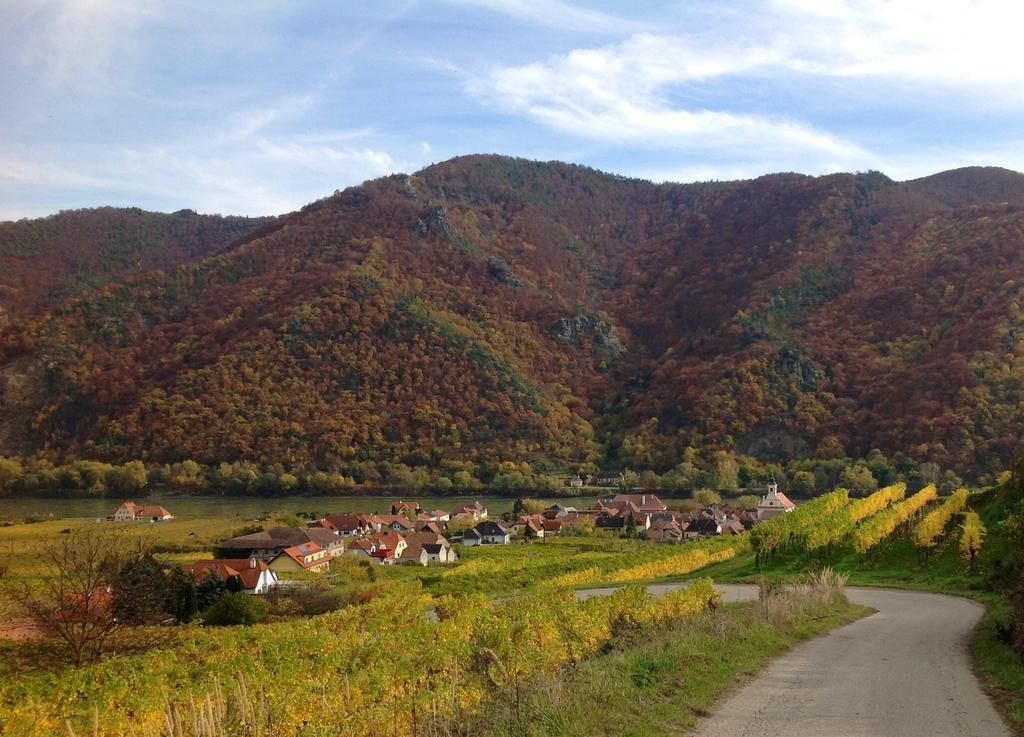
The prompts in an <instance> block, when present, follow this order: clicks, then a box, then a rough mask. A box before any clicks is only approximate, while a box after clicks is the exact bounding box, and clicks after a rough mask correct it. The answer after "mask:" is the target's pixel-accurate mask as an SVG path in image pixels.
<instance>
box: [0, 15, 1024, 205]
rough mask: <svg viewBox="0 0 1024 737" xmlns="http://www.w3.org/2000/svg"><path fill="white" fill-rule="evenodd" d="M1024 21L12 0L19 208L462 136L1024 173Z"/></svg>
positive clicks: (662, 177)
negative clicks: (1023, 41)
mask: <svg viewBox="0 0 1024 737" xmlns="http://www.w3.org/2000/svg"><path fill="white" fill-rule="evenodd" d="M1022 27H1024V6H1022V5H1021V4H1019V3H1016V2H991V1H989V0H975V1H974V2H943V1H942V0H929V1H927V2H924V1H921V0H765V1H764V2H755V1H754V0H749V1H747V2H728V1H726V2H720V3H710V2H644V1H643V0H636V1H634V2H628V3H627V2H617V3H616V2H600V1H595V2H583V1H582V0H581V1H580V2H573V1H572V0H430V1H428V0H421V1H419V2H417V1H415V0H403V1H398V0H395V1H393V2H392V1H391V0H366V1H361V2H356V1H351V2H347V1H345V0H336V1H334V2H326V1H325V2H301V1H300V0H294V1H292V0H280V1H279V2H259V1H257V0H247V1H245V2H241V1H239V2H231V1H230V0H218V2H209V1H208V0H204V1H199V0H196V1H194V2H193V1H191V0H176V1H175V2H169V1H168V2H162V3H158V2H148V1H147V0H131V1H130V2H124V1H116V0H4V2H3V3H2V4H0V32H2V38H3V39H4V43H3V44H0V99H2V100H3V101H4V105H3V106H0V218H3V219H13V218H19V217H34V216H39V215H45V214H48V213H52V212H56V211H58V210H61V209H68V208H75V207H89V206H95V205H103V204H112V205H119V206H124V205H135V206H140V207H144V208H147V209H155V210H164V211H172V210H177V209H181V208H192V209H195V210H198V211H200V212H220V213H224V214H229V213H232V214H247V215H257V214H272V213H280V212H285V211H289V210H292V209H295V208H298V207H301V206H302V205H303V204H305V203H306V202H309V201H311V200H314V199H317V198H319V197H323V196H325V195H328V194H330V193H331V192H333V191H334V190H335V189H340V188H343V187H346V186H348V185H352V184H358V183H359V182H361V181H364V180H365V179H368V178H373V177H377V176H381V175H384V174H388V173H392V172H412V171H415V170H417V169H419V168H422V167H423V166H425V165H427V164H430V163H432V162H436V161H441V160H444V159H447V158H450V157H452V156H456V155H459V154H466V153H502V154H509V155H515V156H524V157H528V158H532V159H542V160H548V159H559V160H563V161H571V162H576V163H582V164H587V165H590V166H594V167H597V168H599V169H603V170H606V171H611V172H616V173H621V174H627V175H631V176H639V177H645V178H649V179H653V180H656V181H666V180H668V181H694V180H706V179H734V178H747V177H753V176H757V175H760V174H764V173H768V172H774V171H800V172H805V173H809V174H820V173H825V172H831V171H850V170H865V169H880V170H882V171H884V172H886V173H888V174H889V175H891V176H893V177H895V178H898V179H905V178H911V177H916V176H922V175H925V174H929V173H933V172H936V171H941V170H943V169H949V168H953V167H957V166H964V165H968V164H986V165H1000V166H1006V167H1009V168H1013V169H1018V170H1021V169H1024V125H1022V124H1024V47H1022V45H1021V42H1020V41H1019V38H1018V37H1019V33H1020V29H1021V28H1022Z"/></svg>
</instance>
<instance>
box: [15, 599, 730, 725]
mask: <svg viewBox="0 0 1024 737" xmlns="http://www.w3.org/2000/svg"><path fill="white" fill-rule="evenodd" d="M716 597H717V594H716V593H715V592H714V589H713V587H712V584H711V581H710V580H709V579H700V580H698V581H695V582H693V583H692V584H691V585H690V586H689V587H687V588H684V589H680V590H678V591H675V592H673V593H671V594H668V595H664V596H660V597H656V598H655V597H650V596H648V595H647V594H646V592H644V590H643V589H642V588H641V587H638V586H627V587H624V588H622V589H621V590H619V591H618V592H616V593H615V594H614V595H612V596H607V597H596V598H591V599H588V600H586V601H583V602H580V601H577V600H576V598H575V597H574V596H573V595H572V593H571V592H570V591H568V590H561V591H552V590H545V591H543V592H539V593H535V594H531V595H528V596H526V597H523V598H519V599H515V600H510V601H507V602H504V603H494V602H492V601H490V600H488V599H487V598H486V597H485V596H483V595H475V596H467V597H458V598H452V597H443V598H441V599H440V600H434V599H432V598H431V597H429V596H427V595H424V594H423V593H422V591H421V590H419V589H418V588H416V587H414V586H410V585H408V584H393V585H392V586H391V587H389V588H388V589H387V590H386V592H382V593H381V595H379V596H378V597H377V598H375V599H374V600H373V601H371V602H369V603H366V604H363V605H359V606H354V607H349V608H347V609H344V610H342V611H339V612H335V613H332V614H327V615H324V616H321V617H317V618H313V619H305V620H298V621H294V622H288V623H284V624H275V625H258V626H252V627H237V628H231V629H229V630H221V631H217V630H213V631H210V630H203V629H197V628H189V629H188V630H187V632H186V633H185V634H184V636H183V638H182V640H181V642H179V643H178V644H177V645H176V646H175V647H174V648H173V649H161V650H155V651H151V652H149V653H146V654H143V655H138V656H133V657H127V658H115V659H111V660H107V661H104V662H101V663H99V664H97V665H95V666H90V667H87V668H82V669H77V670H71V671H67V672H65V673H62V674H61V675H60V676H59V677H57V676H55V675H42V676H34V677H25V676H23V677H19V678H5V679H4V680H3V684H2V685H0V706H2V708H3V711H4V713H5V715H6V719H7V721H6V724H5V727H4V730H5V731H4V734H12V735H39V734H58V733H59V734H70V733H71V732H70V730H69V725H70V727H71V728H73V729H75V730H77V731H78V733H79V734H82V733H86V732H87V730H88V729H91V723H92V721H93V719H94V718H98V719H99V720H100V721H101V723H102V728H103V732H102V734H104V735H109V736H110V737H115V736H116V737H120V736H122V735H124V736H127V735H133V736H134V737H155V735H159V734H163V730H164V728H165V720H167V719H168V718H170V719H171V721H172V722H177V723H181V724H183V725H185V727H186V729H185V731H184V734H185V735H188V737H192V735H194V734H195V733H194V732H193V731H190V730H189V728H188V725H189V724H190V718H189V715H190V714H192V713H193V712H194V710H195V708H196V704H199V705H200V707H201V706H202V705H203V703H205V701H204V700H205V699H206V698H207V696H208V695H209V694H212V693H219V692H220V691H221V690H222V689H226V688H229V687H230V685H231V679H234V680H235V681H236V682H238V681H241V682H243V683H248V684H261V688H262V691H261V696H260V702H261V703H262V704H263V705H264V707H263V708H265V709H266V710H267V715H266V716H267V718H268V719H272V721H273V724H274V728H275V733H276V734H299V733H302V734H324V735H326V734H345V735H352V736H353V737H362V736H365V737H370V736H371V735H379V734H382V733H386V734H410V733H415V732H416V731H417V730H418V729H419V726H418V725H422V724H424V723H425V722H435V723H443V722H446V721H447V722H455V721H457V720H458V719H459V718H461V717H462V715H465V714H466V713H467V712H468V713H472V712H473V711H474V710H476V709H478V708H479V707H480V705H481V704H482V703H483V702H484V700H486V699H502V698H511V697H512V694H514V693H515V692H516V690H517V689H519V688H520V687H521V686H522V685H523V684H524V683H525V682H526V681H527V680H529V679H531V678H534V677H536V676H539V675H543V674H547V673H551V672H553V671H555V670H556V669H558V668H560V667H561V666H563V665H565V664H566V663H569V662H574V661H577V660H579V659H581V658H585V657H588V656H590V655H592V654H594V653H595V652H596V651H597V650H598V649H599V648H601V647H602V646H604V645H605V644H606V643H608V642H609V640H611V639H612V638H613V637H615V636H617V635H620V634H623V633H624V632H627V631H630V630H633V629H636V628H639V627H649V626H656V625H659V624H661V623H664V622H667V621H676V620H679V619H682V618H685V617H687V616H689V615H691V614H692V613H694V612H697V611H700V610H702V609H705V608H707V607H708V606H709V605H710V604H711V603H712V602H713V601H714V600H715V598H716ZM431 606H435V607H436V612H437V617H436V620H437V621H431V619H430V618H429V617H428V616H427V612H428V609H430V607H431ZM396 636H397V639H396ZM399 640H400V641H401V643H405V645H408V644H409V643H415V646H414V647H407V646H401V645H400V643H399ZM328 665H329V667H328ZM94 715H95V717H94ZM314 724H315V725H317V726H316V729H315V731H310V729H307V726H306V725H314Z"/></svg>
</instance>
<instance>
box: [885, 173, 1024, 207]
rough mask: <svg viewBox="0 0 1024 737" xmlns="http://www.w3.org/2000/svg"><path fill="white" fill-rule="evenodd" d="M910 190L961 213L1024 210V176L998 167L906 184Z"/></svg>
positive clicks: (935, 176)
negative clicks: (982, 208)
mask: <svg viewBox="0 0 1024 737" xmlns="http://www.w3.org/2000/svg"><path fill="white" fill-rule="evenodd" d="M904 184H905V185H906V187H907V188H908V189H911V190H913V191H915V192H919V193H921V194H922V195H924V196H925V197H928V198H929V199H932V200H934V201H936V202H940V203H942V204H944V205H946V206H947V207H951V208H955V209H959V208H963V207H972V206H991V205H998V204H1004V203H1005V204H1009V205H1012V206H1014V207H1021V206H1024V174H1021V173H1020V172H1016V171H1012V170H1010V169H1002V168H1000V167H998V166H968V167H965V168H963V169H953V170H952V171H944V172H940V173H939V174H933V175H931V176H930V177H922V178H921V179H912V180H910V181H909V182H905V183H904Z"/></svg>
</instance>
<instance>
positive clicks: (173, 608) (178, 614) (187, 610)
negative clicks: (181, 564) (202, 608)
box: [164, 567, 199, 622]
mask: <svg viewBox="0 0 1024 737" xmlns="http://www.w3.org/2000/svg"><path fill="white" fill-rule="evenodd" d="M164 609H165V610H166V611H167V613H168V614H170V615H171V616H173V617H174V618H175V619H177V620H178V621H179V622H191V621H192V618H193V617H194V616H195V615H196V612H197V611H199V607H198V603H197V600H196V579H195V577H194V576H192V574H191V573H187V572H186V571H184V570H182V569H181V568H177V567H174V568H172V569H171V570H170V571H169V572H168V574H167V591H166V598H165V601H164Z"/></svg>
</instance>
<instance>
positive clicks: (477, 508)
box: [451, 502, 487, 520]
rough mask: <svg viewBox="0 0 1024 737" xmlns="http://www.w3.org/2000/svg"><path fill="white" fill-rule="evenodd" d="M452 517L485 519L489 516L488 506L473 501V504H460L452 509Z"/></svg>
mask: <svg viewBox="0 0 1024 737" xmlns="http://www.w3.org/2000/svg"><path fill="white" fill-rule="evenodd" d="M451 516H452V519H455V518H458V519H466V518H467V517H471V518H472V519H474V520H480V519H485V518H486V517H487V507H485V506H484V505H483V504H481V503H480V502H473V503H472V504H460V505H459V506H457V507H455V509H453V510H452V514H451Z"/></svg>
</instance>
